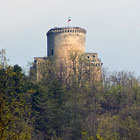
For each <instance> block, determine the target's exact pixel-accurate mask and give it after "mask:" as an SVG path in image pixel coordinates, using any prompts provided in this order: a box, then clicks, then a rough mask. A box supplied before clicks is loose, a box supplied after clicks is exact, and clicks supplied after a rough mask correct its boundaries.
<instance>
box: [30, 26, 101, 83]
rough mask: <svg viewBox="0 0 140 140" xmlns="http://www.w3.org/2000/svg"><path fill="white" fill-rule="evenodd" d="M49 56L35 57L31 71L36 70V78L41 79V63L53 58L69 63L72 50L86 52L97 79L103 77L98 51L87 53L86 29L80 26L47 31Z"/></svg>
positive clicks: (80, 52) (57, 61)
mask: <svg viewBox="0 0 140 140" xmlns="http://www.w3.org/2000/svg"><path fill="white" fill-rule="evenodd" d="M46 35H47V57H35V58H34V63H33V67H31V72H32V71H35V74H36V80H37V81H39V80H40V79H41V74H40V73H41V72H40V69H39V68H40V65H41V64H43V63H44V62H45V61H47V59H48V58H52V59H53V60H55V61H56V63H57V65H59V64H60V63H65V64H66V63H67V62H68V59H69V55H70V53H71V52H74V51H75V52H78V53H79V54H84V55H85V57H86V60H87V61H88V62H90V65H91V66H93V70H94V73H95V74H96V78H95V79H101V66H102V62H101V60H100V59H99V58H98V54H97V53H85V36H86V30H85V29H83V28H80V27H65V28H53V29H50V30H49V31H48V32H47V34H46Z"/></svg>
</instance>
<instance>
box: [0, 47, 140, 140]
mask: <svg viewBox="0 0 140 140" xmlns="http://www.w3.org/2000/svg"><path fill="white" fill-rule="evenodd" d="M70 61H71V64H72V65H71V67H69V68H68V69H69V70H68V71H67V70H66V67H65V66H61V67H59V68H58V69H56V67H55V64H54V62H53V61H51V60H48V62H47V63H46V65H45V66H43V71H44V72H42V75H43V79H42V80H41V81H40V82H36V80H35V77H33V76H32V75H30V74H25V72H24V71H23V69H22V68H21V67H20V66H18V65H14V66H11V65H9V64H8V59H7V58H6V52H5V50H3V49H2V50H0V140H140V79H139V77H137V76H135V74H134V73H133V72H129V71H126V70H125V71H124V70H122V71H116V72H109V71H108V70H106V69H103V70H102V80H100V81H95V80H94V78H92V75H93V73H92V70H91V69H92V68H90V67H86V68H85V66H86V61H85V60H84V59H82V57H81V56H78V55H77V56H74V57H72V59H71V60H70Z"/></svg>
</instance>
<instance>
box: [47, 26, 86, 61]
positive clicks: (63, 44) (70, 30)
mask: <svg viewBox="0 0 140 140" xmlns="http://www.w3.org/2000/svg"><path fill="white" fill-rule="evenodd" d="M85 34H86V30H85V29H82V28H80V27H67V28H53V29H50V30H49V31H48V32H47V34H46V35H47V54H48V56H49V57H54V58H56V59H58V58H67V57H68V55H69V53H70V51H73V50H76V51H78V52H80V53H85Z"/></svg>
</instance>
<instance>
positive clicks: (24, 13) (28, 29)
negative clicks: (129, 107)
mask: <svg viewBox="0 0 140 140" xmlns="http://www.w3.org/2000/svg"><path fill="white" fill-rule="evenodd" d="M139 7H140V0H0V49H6V54H7V55H6V56H7V58H9V59H10V61H9V64H11V65H14V64H18V65H20V66H21V67H23V68H26V66H27V64H28V62H32V61H33V60H34V57H43V56H46V55H47V38H46V33H47V31H48V30H49V29H51V28H54V27H66V26H67V19H68V17H69V16H71V22H70V26H72V27H82V28H84V29H86V31H87V34H86V52H97V53H98V55H99V58H101V60H102V62H103V66H104V67H105V68H108V69H109V70H110V71H120V70H127V71H134V72H135V74H136V75H138V76H140V63H139V61H140V55H139V53H140V8H139Z"/></svg>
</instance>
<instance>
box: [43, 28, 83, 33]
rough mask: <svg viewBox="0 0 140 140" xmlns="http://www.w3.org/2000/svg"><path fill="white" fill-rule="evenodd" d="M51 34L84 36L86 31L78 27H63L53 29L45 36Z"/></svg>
mask: <svg viewBox="0 0 140 140" xmlns="http://www.w3.org/2000/svg"><path fill="white" fill-rule="evenodd" d="M51 33H84V34H86V30H85V29H83V28H80V27H64V28H57V27H55V28H53V29H50V30H49V31H48V32H47V34H46V35H49V34H51Z"/></svg>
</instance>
